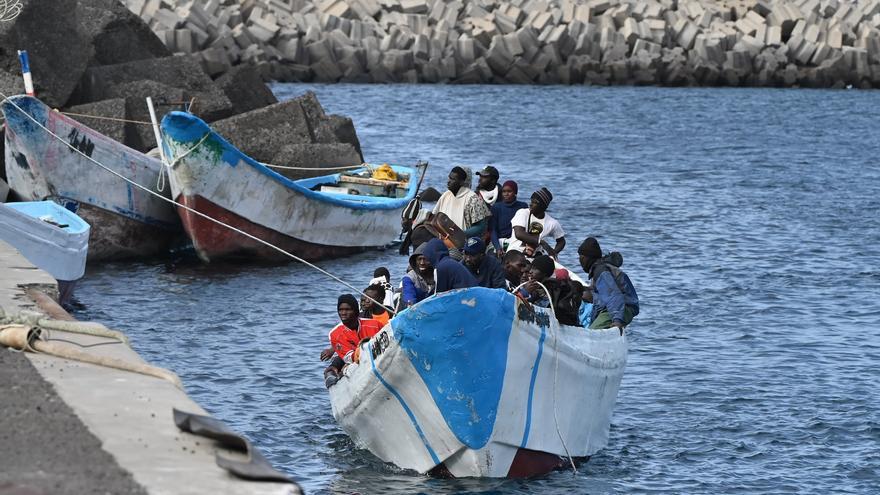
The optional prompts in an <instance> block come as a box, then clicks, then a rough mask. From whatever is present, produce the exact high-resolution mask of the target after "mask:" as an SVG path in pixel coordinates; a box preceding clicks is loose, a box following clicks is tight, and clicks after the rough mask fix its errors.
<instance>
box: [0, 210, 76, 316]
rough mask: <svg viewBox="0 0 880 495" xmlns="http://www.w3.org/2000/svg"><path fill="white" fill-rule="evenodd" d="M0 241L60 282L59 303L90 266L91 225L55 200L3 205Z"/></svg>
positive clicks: (67, 297) (67, 296)
mask: <svg viewBox="0 0 880 495" xmlns="http://www.w3.org/2000/svg"><path fill="white" fill-rule="evenodd" d="M0 240H3V241H5V242H7V243H8V244H10V245H11V246H12V247H14V248H15V249H18V250H19V251H20V252H21V254H22V255H23V256H24V257H25V258H27V260H28V261H30V262H31V263H33V264H34V266H36V267H37V268H40V269H41V270H45V271H46V272H48V273H49V275H52V276H53V277H54V278H55V280H57V281H58V292H59V302H61V303H65V302H67V301H68V300H69V299H70V296H71V295H72V294H73V288H74V285H75V284H76V281H77V280H79V279H80V278H82V276H83V274H84V273H85V269H86V257H87V255H88V251H89V224H87V223H86V222H85V221H83V219H81V218H80V217H78V216H77V215H76V214H74V213H73V212H71V211H69V210H67V209H66V208H64V207H62V206H60V205H58V204H57V203H55V202H52V201H29V202H21V203H4V204H0Z"/></svg>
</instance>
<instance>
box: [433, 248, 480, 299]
mask: <svg viewBox="0 0 880 495" xmlns="http://www.w3.org/2000/svg"><path fill="white" fill-rule="evenodd" d="M425 258H427V259H428V262H430V263H431V265H432V266H433V267H434V280H435V281H436V286H435V293H437V294H439V293H441V292H446V291H448V290H453V289H464V288H467V287H476V286H478V285H479V284H478V283H477V279H476V278H474V276H473V275H472V274H471V272H470V271H468V269H467V268H465V266H464V265H462V264H461V263H459V262H457V261H455V260H453V259H452V258H450V257H449V248H448V247H446V244H444V243H443V241H441V240H440V239H431V240H430V241H428V243H427V244H426V245H425Z"/></svg>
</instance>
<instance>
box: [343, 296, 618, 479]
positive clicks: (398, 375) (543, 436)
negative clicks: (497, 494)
mask: <svg viewBox="0 0 880 495" xmlns="http://www.w3.org/2000/svg"><path fill="white" fill-rule="evenodd" d="M359 354H360V357H359V362H358V363H355V364H351V365H349V366H347V367H346V368H345V370H344V372H343V376H342V377H341V378H340V379H339V381H337V382H336V383H335V384H334V385H332V386H331V387H330V389H329V393H330V402H331V405H332V407H333V416H334V417H335V418H336V420H337V422H338V423H339V424H340V425H341V426H342V428H343V429H344V430H345V431H346V433H348V435H349V436H350V437H351V438H352V440H354V442H355V444H356V445H358V446H359V447H361V448H366V449H369V450H370V451H371V452H372V453H373V454H375V455H376V456H378V457H379V458H380V459H382V460H383V461H386V462H391V463H394V464H396V465H397V466H399V467H401V468H405V469H412V470H415V471H418V472H420V473H430V474H436V475H445V476H455V477H530V476H536V475H540V474H544V473H547V472H549V471H552V470H554V469H558V468H560V467H563V466H564V465H565V464H566V463H567V462H569V460H575V459H582V458H587V457H589V456H591V455H593V454H594V453H596V452H597V451H599V450H600V449H602V448H603V447H604V446H605V445H606V444H607V442H608V434H609V429H610V425H611V415H612V411H613V409H614V404H615V402H616V400H617V391H618V389H619V387H620V382H621V379H622V377H623V372H624V368H625V366H626V359H627V340H626V336H625V335H622V334H621V332H619V330H618V329H617V328H611V329H607V330H588V329H585V328H580V327H571V326H566V325H560V324H559V323H558V322H557V321H556V318H555V316H554V315H553V314H552V310H551V309H545V308H539V307H535V306H533V305H531V304H529V303H527V302H525V301H523V300H522V299H520V298H518V297H515V296H514V295H512V294H510V293H508V292H507V291H504V290H502V289H486V288H482V287H474V288H470V289H460V290H455V291H450V292H446V293H442V294H438V295H436V296H433V297H430V298H428V299H425V300H424V301H421V302H420V303H418V304H416V305H414V306H412V307H410V308H408V309H406V310H404V311H402V312H400V313H399V314H398V315H397V316H395V317H394V318H393V319H392V320H391V321H390V322H389V323H388V325H386V326H385V328H383V329H382V331H381V332H380V333H378V334H376V335H375V336H374V337H373V338H372V339H371V340H370V341H368V342H364V343H361V346H360V352H359Z"/></svg>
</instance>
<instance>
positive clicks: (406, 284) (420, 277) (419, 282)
mask: <svg viewBox="0 0 880 495" xmlns="http://www.w3.org/2000/svg"><path fill="white" fill-rule="evenodd" d="M425 247H427V244H422V245H420V246H419V247H417V248H416V250H415V252H414V253H413V254H412V256H410V257H409V270H408V271H407V272H406V275H404V276H403V281H402V285H403V292H402V295H401V297H400V300H401V304H402V308H408V307H410V306H412V305H413V304H415V303H417V302H419V301H421V300H423V299H425V298H427V297H428V296H430V295H431V294H433V293H434V285H435V283H434V266H433V265H431V262H430V261H428V258H426V257H425Z"/></svg>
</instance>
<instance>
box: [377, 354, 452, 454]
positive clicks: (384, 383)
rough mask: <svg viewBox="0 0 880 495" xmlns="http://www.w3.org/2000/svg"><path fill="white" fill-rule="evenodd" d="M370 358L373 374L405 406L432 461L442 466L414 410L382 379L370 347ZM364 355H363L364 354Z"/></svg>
mask: <svg viewBox="0 0 880 495" xmlns="http://www.w3.org/2000/svg"><path fill="white" fill-rule="evenodd" d="M366 353H367V355H368V356H370V367H372V369H373V374H374V375H376V378H378V379H379V381H380V382H382V385H385V388H387V389H388V391H389V392H391V395H393V396H394V397H396V398H397V402H399V403H400V405H401V406H403V410H404V411H406V414H407V416H409V420H410V421H412V424H413V426H414V427H415V428H416V433H418V434H419V437H420V438H421V439H422V443H423V444H425V448H426V449H428V454H430V455H431V460H432V461H434V465H437V464H440V459H439V458H438V457H437V453H436V452H434V449H432V448H431V445H430V444H429V443H428V439H427V438H426V437H425V433H424V432H423V431H422V427H421V426H419V422H418V420H416V415H415V414H413V412H412V410H411V409H410V408H409V406H408V405H406V401H405V400H403V397H401V396H400V394H399V393H398V392H397V390H395V389H394V387H392V386H391V384H390V383H388V382H386V381H385V379H384V378H382V374H381V373H379V370H377V369H376V363H375V361H373V353H372V352H370V349H369V347H368V348H367V350H366ZM362 355H363V354H362Z"/></svg>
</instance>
